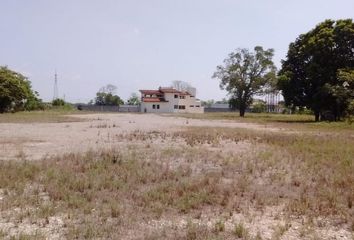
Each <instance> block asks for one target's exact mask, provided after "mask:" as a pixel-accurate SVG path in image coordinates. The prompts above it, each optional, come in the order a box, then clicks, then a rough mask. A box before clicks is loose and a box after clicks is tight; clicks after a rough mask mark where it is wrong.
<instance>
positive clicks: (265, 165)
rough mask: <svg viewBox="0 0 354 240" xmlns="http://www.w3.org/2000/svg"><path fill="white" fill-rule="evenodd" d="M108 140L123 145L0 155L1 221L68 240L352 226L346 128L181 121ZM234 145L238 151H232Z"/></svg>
mask: <svg viewBox="0 0 354 240" xmlns="http://www.w3.org/2000/svg"><path fill="white" fill-rule="evenodd" d="M116 141H117V142H119V141H125V142H126V143H128V145H126V146H125V147H124V148H120V147H117V148H114V149H111V150H102V151H89V152H87V153H85V154H65V155H63V156H57V157H50V158H45V159H42V160H40V161H27V160H26V159H22V160H21V161H3V162H0V197H1V200H0V211H1V218H2V219H5V220H6V221H8V222H16V223H17V224H19V225H21V224H31V226H32V229H33V232H24V233H20V234H23V236H44V237H45V236H46V234H47V233H46V232H45V231H42V230H43V229H44V228H46V229H51V230H50V231H51V232H55V231H57V232H56V233H57V234H58V235H59V236H60V238H67V239H75V238H78V239H107V238H113V239H119V238H122V237H125V238H128V239H129V238H131V239H235V238H240V239H241V238H242V239H263V238H268V237H271V238H273V239H281V238H282V237H286V236H287V234H290V232H291V231H295V230H294V229H293V227H294V226H297V228H296V229H300V230H297V231H295V233H292V234H295V235H293V237H296V238H304V237H312V238H314V237H316V236H317V235H318V234H320V232H319V230H320V229H323V228H326V229H331V228H336V227H340V228H341V229H344V230H345V231H347V232H349V233H350V232H353V231H354V218H353V216H354V207H353V202H354V164H353V156H354V135H353V132H352V131H351V130H345V129H344V130H343V131H337V132H334V131H329V132H312V131H305V132H294V133H282V132H265V131H252V130H245V129H235V128H232V129H231V128H207V127H189V128H187V129H185V130H181V131H179V132H173V133H165V132H158V131H154V132H141V131H136V132H132V133H126V134H121V135H117V136H116ZM156 143H157V144H156ZM227 144H229V145H228V146H233V148H234V149H235V150H232V148H231V150H230V149H229V150H227V148H226V147H225V146H226V145H227ZM230 144H231V145H230ZM232 144H233V145H232ZM242 144H246V146H248V147H247V148H244V149H243V150H242V151H240V150H237V149H238V148H237V146H240V145H242ZM224 147H225V148H224ZM269 209H271V211H272V212H273V215H272V217H271V220H272V221H274V224H270V225H269V226H268V228H267V229H266V230H264V229H263V230H260V229H258V228H259V227H261V225H262V222H259V221H260V220H257V219H258V218H259V217H261V216H263V215H265V216H266V215H267V212H268V211H269ZM257 216H258V217H257ZM58 223H60V224H58ZM58 225H59V226H60V228H59V230H58V229H56V230H55V228H54V226H58ZM1 226H2V225H1V224H0V227H1ZM53 229H54V230H53ZM309 229H312V230H311V231H310V230H309ZM2 234H3V235H4V236H6V235H7V233H6V229H5V228H3V229H2ZM17 236H19V235H17ZM127 236H131V237H127ZM267 236H268V237H267ZM320 236H321V235H320ZM37 238H39V237H37ZM25 239H27V238H25Z"/></svg>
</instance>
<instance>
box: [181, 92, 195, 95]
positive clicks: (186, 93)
mask: <svg viewBox="0 0 354 240" xmlns="http://www.w3.org/2000/svg"><path fill="white" fill-rule="evenodd" d="M180 95H182V96H187V95H190V96H192V94H190V93H189V92H181V93H180Z"/></svg>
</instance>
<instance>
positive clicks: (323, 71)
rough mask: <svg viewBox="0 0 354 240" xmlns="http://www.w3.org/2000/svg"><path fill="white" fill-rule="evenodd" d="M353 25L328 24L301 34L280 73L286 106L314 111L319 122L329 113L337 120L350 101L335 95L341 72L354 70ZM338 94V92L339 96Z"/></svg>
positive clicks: (349, 22)
mask: <svg viewBox="0 0 354 240" xmlns="http://www.w3.org/2000/svg"><path fill="white" fill-rule="evenodd" d="M353 49H354V23H353V21H352V20H351V19H347V20H338V21H333V20H326V21H324V22H322V23H320V24H318V25H317V26H316V27H315V28H314V29H312V30H311V31H309V32H307V33H305V34H301V35H300V36H299V37H298V38H297V39H296V40H295V42H293V43H291V44H290V46H289V50H288V54H287V57H286V60H285V61H283V62H282V68H281V70H280V72H279V80H278V88H279V89H280V90H282V93H283V96H284V99H285V104H286V105H287V106H290V107H292V108H295V107H306V108H308V109H311V110H313V112H314V114H315V120H316V121H319V120H321V118H323V116H324V115H325V113H326V112H331V113H332V115H333V117H334V119H335V120H338V119H340V117H341V116H343V115H344V113H345V112H346V109H347V107H348V101H344V100H343V98H342V96H340V95H338V94H336V90H335V89H337V88H338V86H339V85H341V84H342V81H341V80H340V75H339V74H340V72H341V70H344V69H346V71H348V70H353V69H354V51H353ZM337 93H338V92H337Z"/></svg>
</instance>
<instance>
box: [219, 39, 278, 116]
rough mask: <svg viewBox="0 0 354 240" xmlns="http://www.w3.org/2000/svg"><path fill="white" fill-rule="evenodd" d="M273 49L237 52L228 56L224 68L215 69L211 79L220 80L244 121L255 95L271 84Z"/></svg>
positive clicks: (222, 66) (239, 50) (221, 66)
mask: <svg viewBox="0 0 354 240" xmlns="http://www.w3.org/2000/svg"><path fill="white" fill-rule="evenodd" d="M273 55H274V50H273V49H268V50H264V49H263V48H262V47H260V46H257V47H255V48H254V51H253V52H251V51H249V50H248V49H238V50H236V51H235V52H232V53H230V54H229V56H228V58H226V59H225V60H224V65H219V66H217V70H216V72H215V73H214V75H213V78H217V79H219V80H220V88H221V89H225V90H227V91H228V93H229V95H230V97H231V99H232V101H231V102H232V104H231V105H232V106H233V107H234V108H237V109H239V111H240V116H241V117H244V115H245V111H246V109H247V107H249V106H250V104H251V103H252V100H253V96H254V95H255V94H259V93H261V92H262V91H263V90H264V87H266V86H268V85H269V84H270V83H271V82H273V81H274V78H275V73H276V68H275V66H274V63H273V61H272V58H273Z"/></svg>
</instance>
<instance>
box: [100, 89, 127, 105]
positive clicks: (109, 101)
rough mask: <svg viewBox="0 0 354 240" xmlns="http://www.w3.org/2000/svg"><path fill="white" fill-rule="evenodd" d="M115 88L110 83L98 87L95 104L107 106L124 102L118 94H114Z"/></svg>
mask: <svg viewBox="0 0 354 240" xmlns="http://www.w3.org/2000/svg"><path fill="white" fill-rule="evenodd" d="M116 89H117V87H116V86H114V85H111V84H108V85H107V86H105V87H102V88H100V90H99V91H98V92H97V93H96V98H95V104H96V105H108V106H119V105H121V104H124V102H123V100H122V99H121V98H120V97H119V96H118V95H115V92H116Z"/></svg>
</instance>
